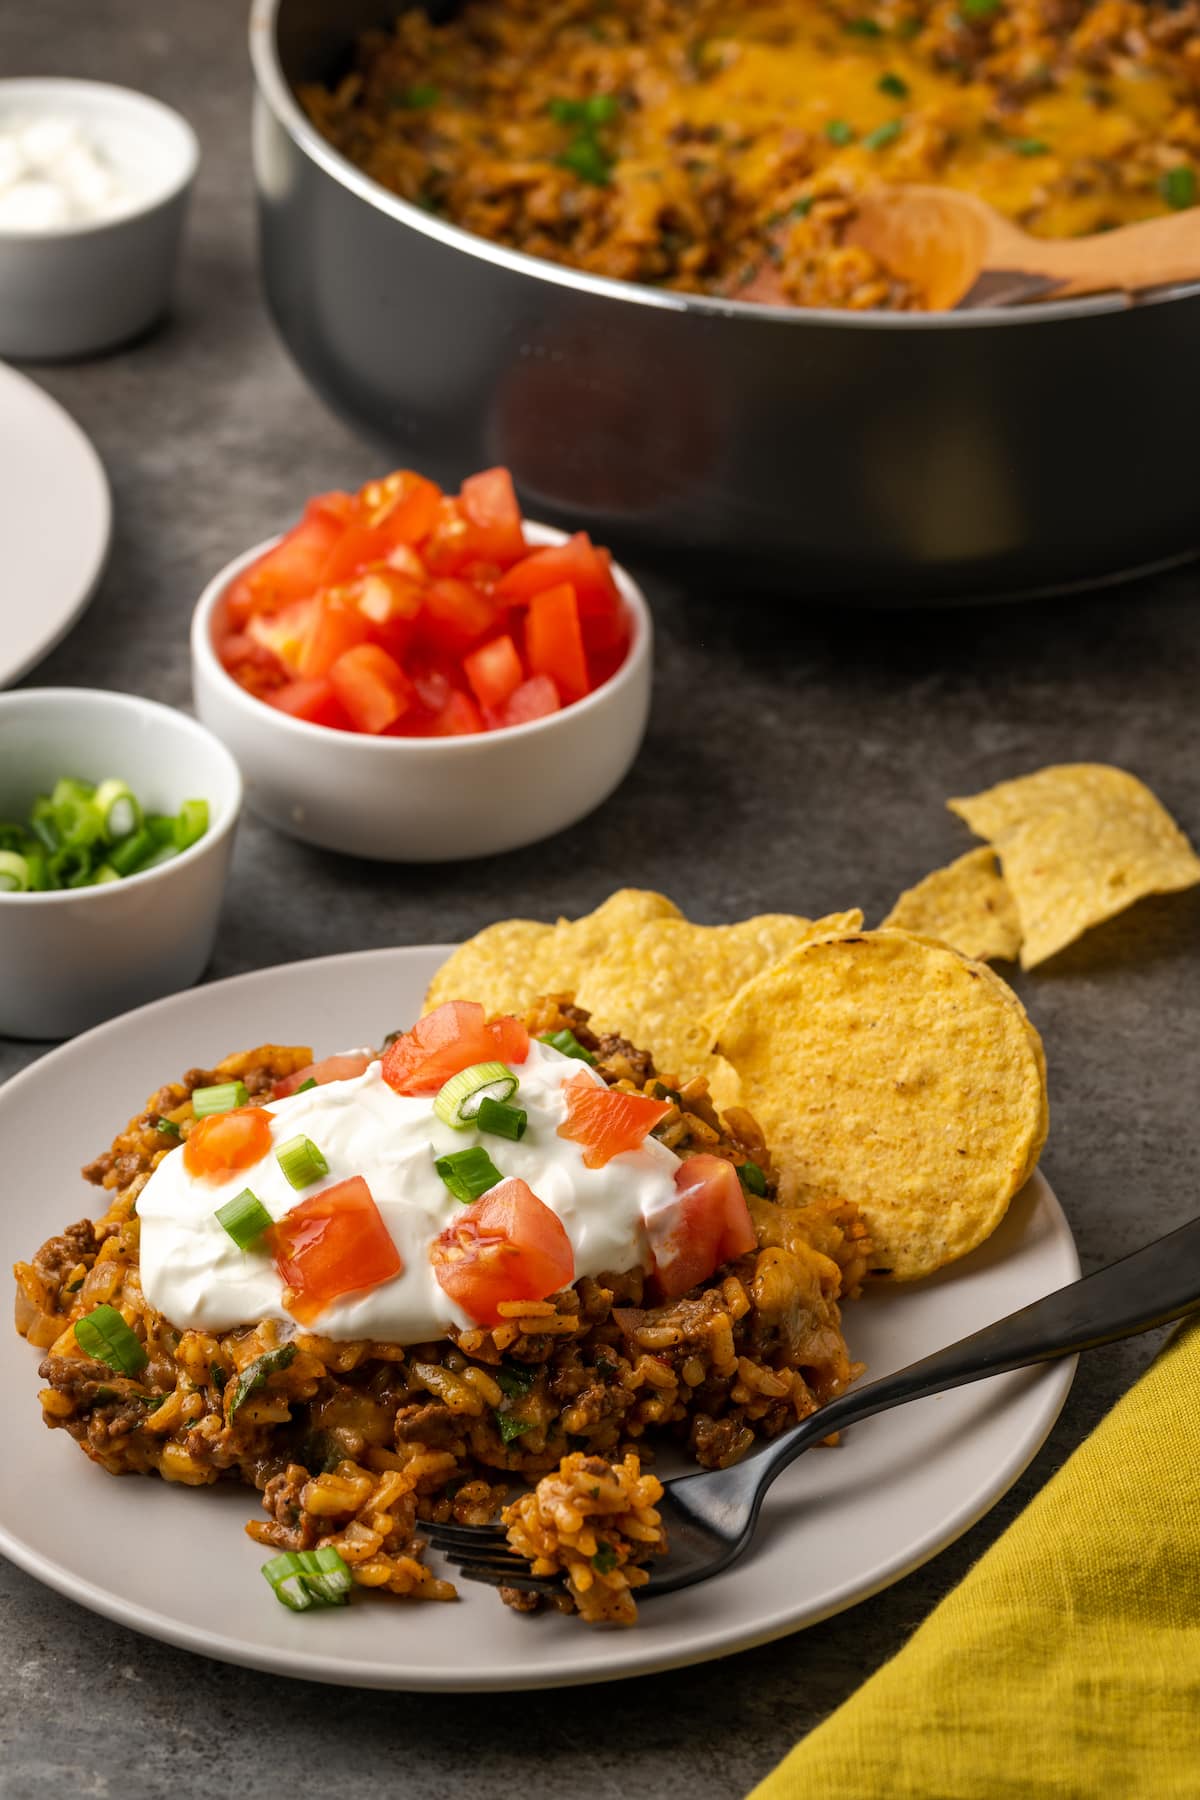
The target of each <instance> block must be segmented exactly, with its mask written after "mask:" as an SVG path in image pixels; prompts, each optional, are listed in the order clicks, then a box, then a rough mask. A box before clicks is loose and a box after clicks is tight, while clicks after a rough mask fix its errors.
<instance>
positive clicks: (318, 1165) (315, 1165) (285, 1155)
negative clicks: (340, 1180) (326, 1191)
mask: <svg viewBox="0 0 1200 1800" xmlns="http://www.w3.org/2000/svg"><path fill="white" fill-rule="evenodd" d="M275 1160H276V1162H277V1163H278V1164H279V1166H280V1168H281V1169H282V1170H283V1172H284V1174H285V1175H286V1176H287V1179H288V1180H289V1181H290V1182H291V1184H292V1186H293V1187H294V1188H306V1187H311V1186H312V1184H313V1182H314V1181H319V1180H320V1179H321V1177H322V1175H328V1173H329V1164H328V1163H327V1162H326V1161H325V1158H324V1157H323V1156H322V1154H321V1152H320V1151H319V1150H318V1149H317V1146H316V1145H315V1144H314V1143H313V1141H312V1139H311V1138H307V1137H305V1136H304V1135H303V1133H301V1134H300V1136H299V1137H294V1138H289V1139H288V1141H287V1143H286V1144H280V1146H279V1148H278V1150H277V1151H276V1152H275Z"/></svg>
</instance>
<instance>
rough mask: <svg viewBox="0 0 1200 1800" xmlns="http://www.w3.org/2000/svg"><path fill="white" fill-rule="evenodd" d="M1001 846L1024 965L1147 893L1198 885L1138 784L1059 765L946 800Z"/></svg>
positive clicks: (1091, 768) (1171, 831) (1172, 831)
mask: <svg viewBox="0 0 1200 1800" xmlns="http://www.w3.org/2000/svg"><path fill="white" fill-rule="evenodd" d="M947 805H948V806H949V808H950V810H951V812H954V813H957V814H958V816H959V817H960V818H961V819H964V820H965V821H966V823H967V824H968V825H969V826H970V828H971V830H972V831H973V832H975V834H976V836H978V837H984V838H987V839H989V840H990V842H991V843H992V844H993V845H994V847H995V849H996V850H997V851H998V852H999V855H1000V861H1001V864H1002V866H1003V869H1004V879H1005V881H1006V883H1007V885H1008V888H1009V891H1010V893H1011V894H1012V898H1013V903H1014V905H1015V907H1016V909H1017V916H1018V919H1019V921H1020V928H1021V938H1022V943H1021V966H1022V968H1025V969H1032V968H1035V967H1036V966H1037V964H1038V963H1042V962H1045V961H1046V960H1047V958H1048V957H1051V956H1054V955H1056V954H1057V952H1058V951H1060V950H1064V949H1065V948H1066V947H1067V945H1068V944H1072V943H1074V941H1075V939H1076V938H1078V937H1080V936H1082V934H1083V933H1084V932H1085V931H1087V930H1088V929H1089V928H1090V927H1091V926H1093V925H1099V924H1101V923H1102V922H1103V921H1104V920H1105V919H1111V918H1112V917H1114V916H1115V915H1116V914H1117V913H1119V912H1123V911H1124V910H1125V908H1126V907H1127V906H1132V905H1133V904H1134V902H1135V901H1137V900H1141V899H1143V898H1144V897H1145V896H1146V895H1148V894H1169V893H1175V892H1177V891H1179V890H1180V889H1182V888H1189V887H1194V886H1195V885H1196V884H1197V883H1200V858H1197V856H1196V854H1195V852H1194V850H1193V849H1192V847H1191V845H1190V844H1189V843H1188V840H1187V838H1186V837H1185V836H1184V835H1183V833H1182V831H1180V829H1179V827H1178V826H1177V825H1176V824H1175V822H1174V820H1173V819H1172V818H1171V816H1170V814H1169V813H1168V812H1167V811H1166V809H1165V808H1164V807H1163V806H1162V805H1161V804H1160V803H1159V801H1158V800H1157V799H1156V798H1155V796H1154V795H1153V794H1152V793H1151V792H1150V789H1149V788H1148V787H1146V785H1145V784H1144V783H1143V782H1141V781H1139V780H1138V779H1137V777H1136V776H1135V775H1130V774H1129V773H1128V771H1126V770H1124V769H1116V768H1112V767H1110V766H1109V765H1108V764H1106V763H1060V764H1057V765H1055V766H1054V767H1052V768H1048V769H1040V770H1038V771H1037V772H1036V773H1035V774H1033V775H1025V776H1021V777H1019V778H1018V779H1017V780H1015V781H1004V782H1001V783H1000V784H999V786H998V787H994V788H989V789H987V791H986V792H984V793H981V794H973V795H970V796H968V797H967V798H965V799H956V800H950V801H948V802H947Z"/></svg>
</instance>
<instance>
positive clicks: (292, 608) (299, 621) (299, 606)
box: [245, 599, 320, 675]
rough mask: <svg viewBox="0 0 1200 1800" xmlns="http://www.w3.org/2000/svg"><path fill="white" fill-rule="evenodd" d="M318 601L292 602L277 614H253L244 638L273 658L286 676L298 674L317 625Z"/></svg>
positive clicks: (247, 622) (247, 624) (248, 621)
mask: <svg viewBox="0 0 1200 1800" xmlns="http://www.w3.org/2000/svg"><path fill="white" fill-rule="evenodd" d="M319 605H320V602H319V601H317V600H313V599H309V600H293V601H292V602H291V604H290V605H289V606H285V607H283V608H282V609H281V610H280V611H279V612H271V613H267V612H260V613H253V614H252V615H251V617H250V618H249V619H247V621H246V634H245V635H246V636H247V637H248V638H249V639H250V640H251V642H252V643H255V644H257V645H258V646H259V647H260V649H262V650H265V651H266V652H267V653H268V654H269V655H271V656H274V657H276V658H277V660H278V661H279V662H280V663H281V664H282V666H283V668H284V669H286V670H287V672H288V674H289V675H296V674H298V673H299V671H300V659H301V657H302V655H303V654H304V646H305V644H306V643H307V641H308V639H309V637H310V636H311V634H312V629H313V626H314V624H315V623H316V618H317V608H318V606H319Z"/></svg>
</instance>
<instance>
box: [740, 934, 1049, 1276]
mask: <svg viewBox="0 0 1200 1800" xmlns="http://www.w3.org/2000/svg"><path fill="white" fill-rule="evenodd" d="M1004 986H1005V984H1003V983H1002V982H1001V981H1000V979H999V977H998V976H996V975H994V974H993V973H992V971H990V970H989V969H987V968H986V966H985V965H984V964H982V963H976V962H972V961H971V960H970V959H969V958H968V957H965V956H962V955H960V954H959V953H958V952H957V951H956V950H952V949H950V948H949V947H948V946H946V945H944V944H938V943H935V942H931V941H927V940H923V939H921V938H919V937H917V936H915V935H912V934H910V933H907V932H902V931H868V932H859V933H854V934H851V935H841V936H826V937H822V938H817V939H814V940H813V941H812V942H810V943H808V944H803V945H801V946H800V948H799V949H797V950H794V951H793V952H792V953H791V955H789V956H787V957H785V958H784V960H783V961H782V962H780V963H777V964H776V965H775V966H774V967H773V968H771V969H768V970H766V971H765V972H764V973H763V974H761V975H759V976H758V977H757V978H756V979H755V980H753V981H751V982H750V983H748V984H747V986H746V987H744V988H743V989H742V990H741V992H740V993H739V994H738V995H737V996H736V997H735V999H734V1000H733V1002H732V1004H731V1006H730V1007H729V1009H728V1011H727V1012H726V1014H725V1016H724V1018H723V1019H722V1020H721V1021H720V1022H719V1029H718V1042H717V1048H718V1050H719V1052H720V1053H721V1054H723V1055H724V1056H725V1057H727V1058H728V1060H729V1062H730V1063H731V1064H732V1065H733V1067H734V1069H735V1070H736V1072H737V1075H738V1079H739V1081H740V1083H741V1092H742V1101H743V1104H745V1105H746V1106H747V1107H748V1108H749V1109H750V1111H751V1112H752V1113H754V1115H755V1116H756V1117H757V1119H758V1121H759V1123H760V1124H761V1126H762V1128H763V1131H764V1133H765V1134H766V1137H767V1141H768V1142H769V1143H770V1144H771V1146H772V1152H773V1155H774V1157H775V1161H776V1164H777V1166H778V1167H779V1168H780V1170H781V1172H782V1175H783V1179H784V1187H785V1190H786V1191H787V1192H788V1195H789V1198H791V1197H793V1196H794V1197H795V1198H796V1199H797V1200H799V1201H800V1202H801V1203H803V1202H806V1201H811V1200H828V1199H830V1198H838V1199H842V1200H851V1201H853V1202H854V1203H855V1204H856V1205H857V1206H859V1207H860V1208H861V1210H862V1212H863V1214H864V1216H865V1217H866V1219H867V1222H868V1224H869V1226H870V1228H871V1233H872V1237H873V1239H874V1242H875V1245H876V1256H877V1266H878V1267H879V1269H880V1271H881V1272H883V1271H886V1272H887V1273H889V1274H891V1275H892V1276H893V1277H894V1278H895V1279H897V1280H902V1281H911V1280H915V1279H916V1278H918V1277H919V1276H922V1275H928V1274H931V1273H932V1272H933V1271H934V1270H935V1269H939V1268H942V1267H943V1266H944V1265H945V1264H946V1263H949V1262H953V1261H955V1260H956V1259H957V1258H959V1257H961V1256H965V1255H966V1254H967V1253H968V1251H971V1250H973V1249H975V1248H976V1246H977V1245H979V1244H981V1243H982V1242H983V1240H984V1239H985V1238H986V1237H988V1236H989V1234H990V1233H991V1232H992V1231H994V1230H995V1228H996V1226H997V1225H998V1224H999V1223H1000V1221H1001V1219H1002V1218H1003V1217H1004V1214H1005V1212H1006V1211H1007V1209H1008V1205H1009V1202H1010V1201H1011V1200H1012V1198H1013V1196H1014V1195H1015V1194H1016V1193H1017V1192H1018V1191H1019V1190H1020V1188H1021V1187H1022V1186H1023V1185H1024V1183H1025V1181H1026V1180H1027V1179H1028V1177H1029V1175H1030V1173H1031V1172H1032V1170H1033V1168H1034V1167H1035V1165H1036V1162H1037V1158H1038V1154H1039V1152H1040V1149H1041V1145H1042V1142H1043V1141H1044V1138H1045V1131H1046V1124H1047V1110H1046V1102H1045V1078H1044V1063H1043V1062H1042V1060H1041V1057H1040V1045H1038V1047H1037V1048H1036V1049H1035V1043H1036V1033H1034V1032H1033V1028H1032V1026H1030V1025H1029V1024H1028V1021H1027V1019H1026V1018H1025V1017H1024V1013H1023V1009H1022V1008H1021V1006H1020V1003H1019V1001H1017V1000H1016V996H1015V995H1011V991H1010V990H1009V991H1008V992H1005V991H1002V990H1004Z"/></svg>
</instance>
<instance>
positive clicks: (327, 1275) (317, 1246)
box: [269, 1175, 404, 1325]
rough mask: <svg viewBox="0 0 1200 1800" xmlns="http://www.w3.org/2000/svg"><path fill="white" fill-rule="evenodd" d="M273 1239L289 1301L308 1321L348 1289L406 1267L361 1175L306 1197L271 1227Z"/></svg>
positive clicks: (374, 1282) (377, 1282)
mask: <svg viewBox="0 0 1200 1800" xmlns="http://www.w3.org/2000/svg"><path fill="white" fill-rule="evenodd" d="M269 1242H270V1246H271V1251H272V1254H273V1256H274V1258H275V1267H276V1269H277V1270H278V1271H279V1277H280V1280H281V1281H282V1282H283V1284H284V1293H283V1304H284V1306H285V1307H286V1308H287V1310H288V1312H290V1313H291V1315H292V1317H293V1318H296V1319H299V1320H300V1322H301V1324H303V1325H311V1324H312V1323H313V1321H314V1320H315V1319H317V1318H318V1317H319V1316H320V1315H321V1313H323V1312H324V1311H325V1308H326V1307H327V1306H329V1305H330V1304H331V1302H333V1301H334V1300H340V1299H341V1298H342V1296H343V1295H344V1294H357V1293H361V1292H362V1291H363V1289H364V1288H373V1287H378V1286H379V1285H380V1283H381V1282H384V1281H391V1280H392V1279H393V1277H394V1276H396V1275H400V1274H402V1273H403V1270H404V1259H403V1257H402V1256H401V1255H400V1252H399V1250H397V1248H396V1246H395V1244H394V1243H393V1241H392V1237H391V1233H390V1232H389V1231H388V1228H387V1226H386V1225H385V1224H384V1222H383V1219H382V1217H381V1216H380V1212H379V1208H378V1207H377V1206H376V1204H375V1200H374V1197H373V1196H372V1193H371V1190H370V1188H369V1187H368V1186H367V1184H366V1182H365V1181H364V1180H363V1178H362V1176H361V1175H352V1176H351V1177H350V1179H349V1181H339V1182H338V1183H337V1184H336V1185H335V1186H334V1187H330V1188H325V1189H324V1190H323V1191H322V1192H321V1193H319V1194H312V1195H310V1196H309V1198H308V1199H307V1200H301V1202H300V1204H299V1205H298V1206H293V1207H292V1209H291V1211H290V1212H288V1213H285V1214H284V1216H283V1218H282V1219H280V1220H278V1221H277V1223H276V1224H274V1225H273V1226H272V1227H271V1231H270V1233H269Z"/></svg>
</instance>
